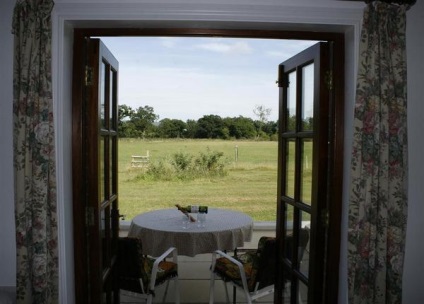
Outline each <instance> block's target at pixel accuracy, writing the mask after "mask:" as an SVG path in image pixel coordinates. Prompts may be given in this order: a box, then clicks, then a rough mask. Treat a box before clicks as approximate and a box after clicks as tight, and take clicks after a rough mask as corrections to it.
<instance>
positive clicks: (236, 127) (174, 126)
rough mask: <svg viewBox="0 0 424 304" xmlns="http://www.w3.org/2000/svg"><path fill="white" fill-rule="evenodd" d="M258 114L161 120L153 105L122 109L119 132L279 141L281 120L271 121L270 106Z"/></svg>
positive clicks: (122, 134)
mask: <svg viewBox="0 0 424 304" xmlns="http://www.w3.org/2000/svg"><path fill="white" fill-rule="evenodd" d="M253 112H254V114H255V115H256V116H257V117H258V119H257V120H253V119H251V118H248V117H243V116H238V117H225V118H222V117H220V116H218V115H204V116H203V117H201V118H199V119H198V120H194V119H188V120H187V121H182V120H180V119H170V118H164V119H161V120H159V116H158V115H156V114H155V112H154V109H153V107H150V106H148V105H146V106H142V107H138V108H137V109H132V108H131V107H129V106H127V105H125V104H124V105H120V106H119V108H118V134H119V136H120V137H128V138H208V139H232V138H234V139H260V140H277V132H278V128H277V126H278V122H274V121H268V117H269V115H270V113H271V110H270V109H267V108H265V107H264V106H256V107H255V109H254V110H253Z"/></svg>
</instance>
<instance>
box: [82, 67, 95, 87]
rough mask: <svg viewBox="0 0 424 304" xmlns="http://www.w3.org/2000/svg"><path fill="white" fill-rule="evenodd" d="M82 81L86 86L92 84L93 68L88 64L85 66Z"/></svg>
mask: <svg viewBox="0 0 424 304" xmlns="http://www.w3.org/2000/svg"><path fill="white" fill-rule="evenodd" d="M84 83H85V85H86V86H91V85H93V68H92V67H89V66H88V65H86V66H85V75H84Z"/></svg>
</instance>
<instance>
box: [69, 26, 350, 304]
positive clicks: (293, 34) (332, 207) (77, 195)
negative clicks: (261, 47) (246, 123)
mask: <svg viewBox="0 0 424 304" xmlns="http://www.w3.org/2000/svg"><path fill="white" fill-rule="evenodd" d="M87 36H133V37H137V36H140V37H149V36H150V37H159V36H181V37H229V38H262V39H296V40H322V41H331V42H333V43H334V56H333V60H334V66H335V69H334V70H333V82H334V93H333V98H334V100H333V107H332V113H333V114H334V129H332V130H331V132H332V133H333V138H334V142H333V143H332V147H331V154H332V155H333V158H332V159H331V160H330V161H329V164H330V166H331V169H332V170H331V184H332V185H333V187H332V188H331V190H332V193H331V195H330V200H329V218H330V220H329V229H328V237H329V240H328V244H329V245H328V246H329V247H328V255H327V261H329V262H328V263H326V265H325V272H326V275H325V283H324V290H323V294H324V295H325V299H326V303H337V300H338V288H339V261H340V239H341V233H340V230H341V215H342V214H341V211H342V190H343V139H344V127H343V126H344V103H345V101H344V96H345V95H344V75H345V74H344V53H345V50H344V34H343V33H333V32H307V31H305V32H303V31H277V30H226V29H195V28H181V29H175V28H172V29H160V28H148V29H134V28H131V29H130V28H119V29H112V28H81V29H74V50H79V54H74V59H75V60H74V62H73V75H72V81H73V85H72V116H73V120H72V163H73V165H72V168H73V173H72V182H73V190H72V191H73V217H74V227H73V229H74V230H73V232H74V263H75V298H76V299H77V300H78V299H84V296H86V295H87V294H88V286H87V285H88V284H87V282H88V277H87V276H86V275H85V272H86V269H87V267H88V265H87V263H86V261H84V259H80V258H79V257H83V256H85V254H86V253H87V244H86V240H85V237H84V236H85V228H84V227H85V207H84V206H82V204H80V202H81V201H82V200H81V199H82V190H83V189H82V187H81V181H80V176H81V174H82V169H83V168H82V165H81V164H82V160H83V155H82V151H81V138H82V137H81V134H82V131H83V127H82V121H81V120H80V119H75V118H77V117H81V111H82V108H81V106H80V105H78V103H79V102H80V100H81V98H82V94H83V82H82V81H83V77H81V75H84V68H83V66H84V58H83V56H82V50H83V41H84V37H87ZM276 69H277V66H276ZM276 89H277V88H276ZM277 292H278V291H277Z"/></svg>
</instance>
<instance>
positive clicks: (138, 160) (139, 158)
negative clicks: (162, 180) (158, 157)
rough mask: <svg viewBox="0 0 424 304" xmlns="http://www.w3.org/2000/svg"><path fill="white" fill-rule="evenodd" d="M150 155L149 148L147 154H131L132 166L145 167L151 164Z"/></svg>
mask: <svg viewBox="0 0 424 304" xmlns="http://www.w3.org/2000/svg"><path fill="white" fill-rule="evenodd" d="M149 161H150V155H149V151H148V150H147V152H146V155H131V167H133V168H144V167H146V166H147V165H148V164H149Z"/></svg>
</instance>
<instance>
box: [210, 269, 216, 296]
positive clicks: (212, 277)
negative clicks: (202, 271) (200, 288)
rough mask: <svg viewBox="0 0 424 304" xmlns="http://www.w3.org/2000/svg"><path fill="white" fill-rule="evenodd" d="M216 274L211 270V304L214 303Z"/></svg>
mask: <svg viewBox="0 0 424 304" xmlns="http://www.w3.org/2000/svg"><path fill="white" fill-rule="evenodd" d="M214 288H215V273H214V272H213V271H212V270H211V280H210V282H209V304H213V303H214Z"/></svg>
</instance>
